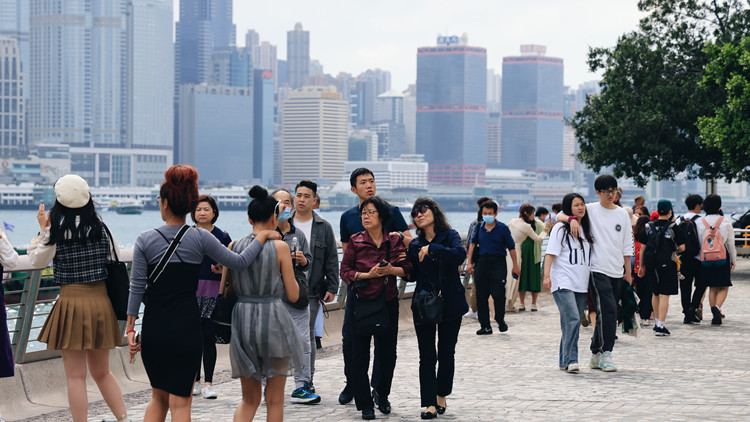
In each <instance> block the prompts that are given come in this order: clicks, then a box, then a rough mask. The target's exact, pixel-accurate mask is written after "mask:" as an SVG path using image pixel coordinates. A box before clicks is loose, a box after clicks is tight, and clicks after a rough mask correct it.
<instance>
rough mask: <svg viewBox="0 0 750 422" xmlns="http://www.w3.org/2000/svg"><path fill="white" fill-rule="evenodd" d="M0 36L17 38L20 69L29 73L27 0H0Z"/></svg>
mask: <svg viewBox="0 0 750 422" xmlns="http://www.w3.org/2000/svg"><path fill="white" fill-rule="evenodd" d="M0 37H8V38H14V39H16V40H18V51H19V55H20V56H21V71H22V72H23V73H24V74H26V75H28V74H29V0H0Z"/></svg>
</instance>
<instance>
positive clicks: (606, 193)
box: [597, 189, 617, 195]
mask: <svg viewBox="0 0 750 422" xmlns="http://www.w3.org/2000/svg"><path fill="white" fill-rule="evenodd" d="M597 192H599V193H601V194H602V195H616V194H617V189H609V190H600V191H597Z"/></svg>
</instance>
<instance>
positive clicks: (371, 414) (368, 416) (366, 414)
mask: <svg viewBox="0 0 750 422" xmlns="http://www.w3.org/2000/svg"><path fill="white" fill-rule="evenodd" d="M362 419H364V420H366V421H369V420H373V419H375V409H365V410H363V411H362Z"/></svg>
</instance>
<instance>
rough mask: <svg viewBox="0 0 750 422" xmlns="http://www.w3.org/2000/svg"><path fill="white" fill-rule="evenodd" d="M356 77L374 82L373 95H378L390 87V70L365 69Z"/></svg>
mask: <svg viewBox="0 0 750 422" xmlns="http://www.w3.org/2000/svg"><path fill="white" fill-rule="evenodd" d="M357 79H361V80H366V81H373V83H374V84H375V95H376V96H377V95H380V94H382V93H384V92H386V91H390V89H391V72H389V71H387V70H383V69H379V68H377V69H367V70H365V71H364V72H362V73H361V74H360V75H359V76H357Z"/></svg>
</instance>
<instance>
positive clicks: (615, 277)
mask: <svg viewBox="0 0 750 422" xmlns="http://www.w3.org/2000/svg"><path fill="white" fill-rule="evenodd" d="M594 188H595V189H596V194H597V196H598V197H599V202H593V203H590V204H586V213H587V214H588V216H589V219H590V220H591V237H592V238H593V248H592V253H591V279H592V284H591V286H590V289H591V294H592V295H593V297H594V302H595V303H596V308H597V314H596V315H597V323H596V328H595V329H594V335H593V337H592V338H591V347H590V349H591V353H592V356H591V361H590V362H589V367H590V368H592V369H601V370H602V371H604V372H613V371H616V370H617V367H616V366H615V365H614V363H613V362H612V349H613V348H614V345H615V335H616V333H617V301H618V300H619V298H620V294H621V292H622V287H623V284H622V283H623V280H625V281H627V282H628V283H631V284H632V282H633V277H632V274H631V269H630V258H631V257H632V256H633V253H634V246H633V228H632V226H631V225H630V217H629V216H628V213H627V211H625V209H623V208H621V207H619V206H617V205H615V197H616V195H617V179H615V178H614V176H612V175H610V174H604V175H601V176H599V177H597V178H596V180H595V181H594ZM572 218H575V217H572ZM568 219H569V217H568V216H567V215H565V214H564V213H560V214H558V216H557V220H558V221H563V222H565V221H568ZM570 226H571V231H572V233H573V235H574V236H578V231H579V229H580V225H579V224H578V221H576V220H574V221H571V223H570Z"/></svg>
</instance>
